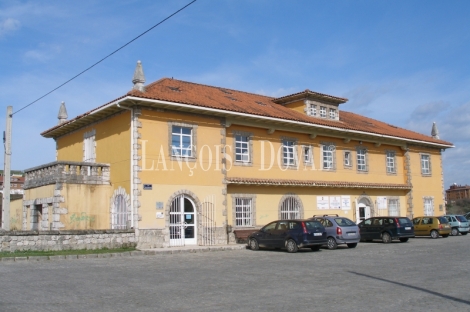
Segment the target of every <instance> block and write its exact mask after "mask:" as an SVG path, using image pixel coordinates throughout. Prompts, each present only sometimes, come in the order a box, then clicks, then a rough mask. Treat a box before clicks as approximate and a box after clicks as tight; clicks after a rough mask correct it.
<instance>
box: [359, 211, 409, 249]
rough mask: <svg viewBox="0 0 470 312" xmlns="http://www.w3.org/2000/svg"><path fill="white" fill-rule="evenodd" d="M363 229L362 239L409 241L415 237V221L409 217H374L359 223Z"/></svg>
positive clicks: (385, 241)
mask: <svg viewBox="0 0 470 312" xmlns="http://www.w3.org/2000/svg"><path fill="white" fill-rule="evenodd" d="M358 226H359V230H360V231H361V241H372V240H374V239H381V240H382V242H384V243H390V242H391V241H392V240H393V239H399V240H400V241H401V242H407V241H408V239H409V238H411V237H415V231H414V226H413V223H412V222H411V220H410V219H408V218H407V217H372V218H369V219H366V220H364V221H362V222H361V223H359V224H358Z"/></svg>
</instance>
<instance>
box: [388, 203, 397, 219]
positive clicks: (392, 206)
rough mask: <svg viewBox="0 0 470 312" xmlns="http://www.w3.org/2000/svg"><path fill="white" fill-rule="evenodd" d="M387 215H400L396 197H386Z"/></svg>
mask: <svg viewBox="0 0 470 312" xmlns="http://www.w3.org/2000/svg"><path fill="white" fill-rule="evenodd" d="M388 215H389V216H397V217H398V216H400V200H399V199H398V198H388Z"/></svg>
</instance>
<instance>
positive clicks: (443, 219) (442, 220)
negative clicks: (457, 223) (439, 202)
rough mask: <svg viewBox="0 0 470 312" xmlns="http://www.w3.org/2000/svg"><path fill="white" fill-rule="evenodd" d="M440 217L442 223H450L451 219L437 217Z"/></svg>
mask: <svg viewBox="0 0 470 312" xmlns="http://www.w3.org/2000/svg"><path fill="white" fill-rule="evenodd" d="M437 218H438V219H439V222H441V223H442V224H447V223H449V221H447V219H446V218H445V217H437Z"/></svg>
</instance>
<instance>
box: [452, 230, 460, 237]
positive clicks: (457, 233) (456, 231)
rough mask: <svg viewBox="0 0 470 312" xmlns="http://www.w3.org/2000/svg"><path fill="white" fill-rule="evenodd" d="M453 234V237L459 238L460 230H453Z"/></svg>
mask: <svg viewBox="0 0 470 312" xmlns="http://www.w3.org/2000/svg"><path fill="white" fill-rule="evenodd" d="M451 234H452V236H458V235H459V230H458V229H456V228H453V229H452V232H451Z"/></svg>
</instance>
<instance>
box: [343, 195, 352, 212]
mask: <svg viewBox="0 0 470 312" xmlns="http://www.w3.org/2000/svg"><path fill="white" fill-rule="evenodd" d="M341 209H343V210H349V209H351V197H350V196H341Z"/></svg>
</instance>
